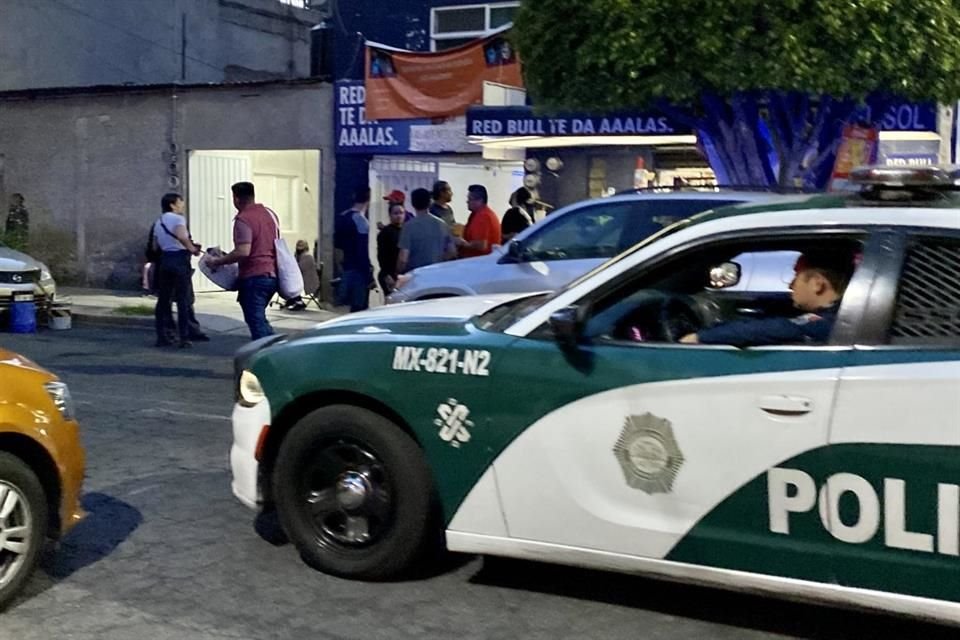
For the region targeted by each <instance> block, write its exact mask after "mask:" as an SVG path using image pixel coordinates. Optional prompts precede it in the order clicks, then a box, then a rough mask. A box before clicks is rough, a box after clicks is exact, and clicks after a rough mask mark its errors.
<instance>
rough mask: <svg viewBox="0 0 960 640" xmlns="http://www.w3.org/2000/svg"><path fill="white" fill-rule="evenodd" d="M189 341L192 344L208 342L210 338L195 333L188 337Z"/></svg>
mask: <svg viewBox="0 0 960 640" xmlns="http://www.w3.org/2000/svg"><path fill="white" fill-rule="evenodd" d="M190 340H192V341H193V342H210V336H208V335H207V334H205V333H195V334H193V335H192V336H190Z"/></svg>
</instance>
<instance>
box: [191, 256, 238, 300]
mask: <svg viewBox="0 0 960 640" xmlns="http://www.w3.org/2000/svg"><path fill="white" fill-rule="evenodd" d="M220 253H221V254H222V253H223V252H222V251H221V252H220ZM214 255H216V254H215V253H213V252H209V253H205V254H203V255H202V256H200V262H199V263H197V267H198V268H199V269H200V273H202V274H203V275H205V276H206V277H207V279H208V280H209V281H210V282H212V283H213V284H215V285H217V286H218V287H220V288H221V289H226V290H227V291H236V290H237V280H238V279H239V277H240V265H238V264H237V263H236V262H234V263H233V264H225V265H221V266H219V267H217V268H215V269H214V268H212V267H210V265H209V264H207V258H208V257H212V256H214Z"/></svg>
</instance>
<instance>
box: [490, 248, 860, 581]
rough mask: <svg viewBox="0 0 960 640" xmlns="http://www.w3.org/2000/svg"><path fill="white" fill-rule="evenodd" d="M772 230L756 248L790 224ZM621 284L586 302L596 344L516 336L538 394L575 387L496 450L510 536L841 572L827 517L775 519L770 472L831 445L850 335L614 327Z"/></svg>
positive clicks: (587, 548)
mask: <svg viewBox="0 0 960 640" xmlns="http://www.w3.org/2000/svg"><path fill="white" fill-rule="evenodd" d="M767 233H768V234H769V235H767V236H760V237H757V238H756V239H754V240H753V241H752V242H753V245H752V246H756V244H757V243H760V244H762V243H763V242H764V241H766V240H769V241H771V242H772V241H773V240H774V239H777V240H782V239H783V237H785V236H784V233H783V232H776V235H772V234H773V233H774V232H767ZM808 233H809V232H808ZM787 235H788V234H787ZM717 244H720V243H719V242H715V243H707V244H706V245H697V246H694V247H693V248H691V249H689V250H687V251H685V252H680V253H678V254H676V255H675V256H672V257H670V258H669V259H668V260H665V261H664V262H665V263H666V264H660V263H657V264H655V265H654V266H651V267H644V269H641V271H640V278H641V279H643V278H646V277H651V278H654V279H656V278H657V277H658V276H656V275H650V273H654V274H655V273H656V272H657V271H658V270H662V272H663V273H665V274H673V273H675V272H676V270H677V268H678V267H677V266H676V265H683V264H694V263H697V262H702V261H703V260H704V258H703V256H702V255H700V254H701V252H703V253H705V254H706V253H709V252H712V251H714V250H715V248H716V245H717ZM741 250H748V247H746V246H744V247H742V248H741ZM730 255H736V253H731V254H730ZM644 270H646V272H645V271H644ZM632 277H636V274H626V275H625V277H624V280H629V278H632ZM852 286H854V285H851V287H852ZM643 287H644V288H645V287H646V285H643ZM625 288H626V289H627V290H630V285H629V283H625ZM654 288H656V286H654ZM785 288H786V285H785ZM613 289H614V291H613V292H612V293H607V292H596V293H595V294H590V295H588V296H587V299H584V300H582V301H581V304H587V305H590V306H591V307H592V308H593V309H594V312H595V313H596V315H594V316H592V317H591V320H590V321H589V322H588V329H587V331H588V332H590V333H594V332H596V335H597V336H598V338H597V339H595V340H592V341H591V342H590V343H589V344H581V345H578V346H576V347H574V348H571V349H568V350H566V352H565V353H561V352H562V351H563V350H562V349H559V348H558V347H557V345H556V344H553V343H550V342H549V341H546V340H542V341H541V342H539V343H537V342H536V334H534V335H532V336H531V338H530V339H529V342H528V345H527V346H526V347H525V348H520V347H519V346H518V347H515V348H514V350H513V352H514V357H513V358H512V360H511V362H510V363H509V365H508V366H510V367H511V368H512V370H511V372H510V377H511V378H512V379H513V380H514V381H515V383H516V384H517V385H518V386H519V387H522V388H523V387H525V388H526V389H527V392H528V393H527V397H528V398H529V399H528V402H530V403H538V402H540V403H542V402H544V398H545V397H549V394H553V395H557V394H563V395H567V396H569V397H571V398H575V399H571V401H569V402H565V403H563V404H561V405H560V406H557V407H556V408H554V409H553V410H550V411H547V412H546V414H545V415H543V416H542V417H541V418H540V419H539V420H537V421H536V422H535V423H534V424H533V425H532V426H530V427H529V428H528V429H526V430H525V431H524V432H523V433H522V434H520V436H519V437H518V438H517V439H516V440H515V441H514V442H513V444H511V445H510V447H509V448H508V449H507V450H506V451H505V452H504V453H503V454H501V455H500V457H499V458H498V459H497V460H496V462H495V465H494V466H495V470H496V475H497V479H498V483H499V487H500V491H501V496H502V502H503V508H504V513H505V515H506V520H507V525H508V529H509V535H510V536H511V537H512V538H515V539H522V540H525V541H537V542H547V543H551V544H552V545H561V547H552V548H553V549H555V550H558V549H566V550H567V551H568V552H570V553H572V554H574V556H572V557H576V556H575V554H576V553H583V552H588V553H592V552H596V551H601V552H609V553H612V554H618V555H628V556H641V557H645V558H653V559H667V560H677V561H681V562H684V563H692V564H701V565H712V566H716V567H723V568H729V569H739V570H750V571H759V572H764V573H771V574H778V575H789V576H793V577H799V578H806V579H814V580H829V579H830V577H831V574H830V569H831V567H830V558H829V557H828V553H827V552H826V550H825V548H824V547H822V546H817V545H814V544H811V539H809V538H808V537H807V534H808V533H813V532H814V531H815V529H814V527H813V525H809V526H808V525H806V524H796V525H795V526H794V527H793V529H792V533H793V535H792V536H791V537H785V536H780V535H776V534H772V533H771V532H770V531H769V526H768V507H769V505H768V493H767V484H768V472H769V471H770V470H771V469H775V468H777V467H778V465H780V464H781V462H782V461H784V460H790V459H792V458H794V457H795V456H798V455H800V454H802V453H803V452H806V451H811V450H820V449H822V448H824V447H826V445H827V439H828V424H829V418H830V413H831V410H832V406H833V401H834V394H835V390H836V386H837V381H838V378H839V374H840V370H841V368H842V366H843V364H844V363H845V361H846V359H847V358H848V357H849V354H850V348H849V347H847V346H844V345H837V346H824V347H804V346H799V347H797V346H784V347H763V348H757V349H737V348H733V347H727V346H703V345H678V344H670V343H662V342H661V343H658V342H628V341H626V340H623V339H620V338H617V337H616V336H614V337H607V338H604V337H603V335H604V331H605V330H604V329H603V328H602V327H600V326H597V327H592V328H591V327H590V323H592V322H595V321H596V322H601V320H600V318H601V317H602V315H603V313H606V312H604V311H597V310H598V309H602V308H604V307H608V308H610V309H613V308H614V306H613V305H615V304H619V302H617V301H616V300H613V301H612V302H611V300H608V299H606V298H605V296H611V297H613V298H616V296H617V295H618V294H617V293H616V285H615V286H614V287H613ZM591 297H592V299H591ZM594 312H592V313H594ZM840 313H841V318H842V317H843V316H844V314H845V313H847V311H846V309H845V308H844V307H841V310H840ZM541 335H543V336H545V335H547V332H546V331H544V332H543V333H542V334H541ZM534 385H536V386H535V387H534ZM534 388H536V389H539V390H541V391H537V392H533V391H532V390H533V389H534ZM541 394H542V395H541ZM810 473H811V475H812V476H813V477H815V481H816V482H819V481H820V480H821V479H822V478H820V477H819V475H818V472H817V471H816V470H814V469H811V470H810ZM772 481H773V482H775V483H776V482H781V480H780V479H779V478H774V479H773V480H772ZM786 499H787V500H791V499H795V496H793V494H789V493H788V494H787V495H786ZM558 553H559V551H558Z"/></svg>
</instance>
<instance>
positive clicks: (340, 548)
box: [231, 168, 960, 621]
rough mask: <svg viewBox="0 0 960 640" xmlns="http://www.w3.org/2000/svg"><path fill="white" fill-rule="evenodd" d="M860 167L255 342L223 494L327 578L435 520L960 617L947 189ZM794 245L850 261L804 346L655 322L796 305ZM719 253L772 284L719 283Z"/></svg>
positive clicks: (926, 177) (955, 325)
mask: <svg viewBox="0 0 960 640" xmlns="http://www.w3.org/2000/svg"><path fill="white" fill-rule="evenodd" d="M858 177H859V179H860V180H861V182H862V183H863V184H864V188H863V191H862V192H861V193H859V194H850V195H844V196H814V197H811V198H810V199H809V200H807V201H805V202H802V203H797V202H793V203H786V204H783V203H781V204H767V205H741V206H738V207H733V208H728V209H720V210H716V211H713V212H707V213H704V214H700V215H697V216H694V217H692V218H689V219H687V220H684V221H681V222H679V223H677V224H675V225H673V226H671V227H669V228H668V229H665V230H664V231H662V232H661V233H660V234H658V235H657V236H656V237H653V238H650V239H648V240H646V241H644V242H642V243H641V244H639V245H637V246H636V247H634V248H633V249H631V250H630V251H628V252H627V253H624V254H622V255H620V256H618V257H617V258H615V259H613V260H611V261H609V262H607V263H606V264H604V265H602V266H601V267H599V268H597V269H596V270H594V271H593V272H591V273H589V274H587V275H585V276H584V277H582V278H580V279H579V280H577V281H575V282H573V283H571V284H570V285H568V286H567V287H565V288H564V289H562V290H560V291H558V292H556V293H553V294H539V295H527V296H520V297H517V296H509V295H504V296H486V297H474V298H456V299H446V300H433V301H428V302H419V303H411V304H405V305H399V306H392V307H388V308H385V309H380V310H374V311H370V312H365V313H359V314H353V315H349V316H346V317H343V318H340V319H337V320H334V321H331V322H327V323H324V324H322V325H319V326H317V327H316V328H315V329H313V330H312V331H309V332H307V333H305V334H303V335H300V336H298V337H295V338H285V337H276V336H275V337H271V338H267V339H264V340H261V341H258V342H256V343H252V344H251V345H250V347H248V348H246V349H244V350H242V351H241V352H240V353H238V355H237V362H236V366H237V378H238V388H237V397H238V401H237V405H236V407H235V409H234V414H233V423H234V444H233V448H232V451H231V462H232V467H233V491H234V493H235V494H236V496H237V497H238V498H239V499H240V500H241V501H242V502H244V503H245V504H247V505H248V506H250V507H254V508H257V507H261V508H276V509H277V510H278V513H279V517H280V520H281V522H282V525H283V527H284V529H285V531H286V532H287V534H288V535H289V537H290V538H291V540H292V541H293V543H294V544H295V545H296V546H297V548H298V550H299V551H300V552H301V554H302V556H303V557H304V558H305V559H306V560H307V561H308V562H309V563H310V564H312V565H313V566H315V567H317V568H319V569H320V570H323V571H326V572H329V573H332V574H335V575H340V576H347V577H355V578H362V579H379V578H388V577H391V576H394V575H397V574H400V573H402V572H404V571H405V570H407V569H409V568H410V567H411V565H413V564H414V563H416V562H417V560H418V558H420V557H421V556H420V554H421V553H422V552H423V551H424V549H426V548H429V547H430V546H431V545H432V544H436V543H437V542H438V541H439V540H441V539H444V540H445V544H446V547H447V548H449V549H451V550H455V551H462V552H470V553H480V554H492V555H502V556H512V557H517V558H529V559H536V560H540V561H550V562H557V563H565V564H571V565H579V566H584V567H594V568H602V569H611V570H617V571H625V572H636V573H644V574H649V575H654V576H661V577H664V578H668V579H673V580H680V581H691V582H698V583H706V584H712V585H718V586H723V587H728V588H737V589H744V590H751V591H759V592H765V593H770V594H776V595H782V596H785V597H795V598H804V599H810V598H815V599H820V600H824V601H831V602H834V603H840V604H846V605H853V606H859V607H870V608H883V609H885V610H888V611H898V612H902V613H905V614H910V615H916V616H925V617H937V618H941V619H950V620H953V621H960V393H958V390H960V215H958V208H957V207H958V206H960V191H957V189H958V187H957V186H956V185H958V184H960V183H958V181H957V178H958V175H956V174H953V173H950V172H949V171H948V170H945V169H938V168H932V169H925V170H901V169H897V170H891V169H883V168H874V169H867V170H861V171H859V172H858ZM811 250H817V251H820V252H823V251H834V252H835V253H836V254H837V255H848V256H849V257H850V258H849V259H850V260H852V261H853V267H852V268H851V271H852V276H851V277H850V280H849V283H848V285H847V286H846V287H845V291H844V292H843V296H842V299H841V301H840V304H839V308H838V310H837V313H836V321H835V324H834V326H833V330H832V332H831V333H830V336H829V340H828V342H827V343H826V344H774V345H767V346H763V347H755V348H736V347H732V346H726V345H702V344H680V343H678V342H677V341H678V339H679V337H680V336H683V335H685V334H689V333H690V332H694V331H696V330H698V329H700V328H703V327H706V326H708V325H713V324H716V323H719V322H726V321H729V320H732V319H737V318H744V317H746V318H750V317H759V316H762V317H770V316H778V315H780V316H795V315H797V313H798V312H797V311H796V310H793V309H791V304H790V298H789V295H790V294H789V292H788V287H787V284H786V283H787V282H789V281H790V279H791V277H792V267H793V264H794V262H795V259H796V256H797V255H798V254H801V253H803V252H805V251H811ZM741 261H743V262H746V261H749V262H751V263H755V266H756V265H757V264H762V265H766V266H765V267H764V268H765V269H766V270H768V271H769V270H770V269H780V270H782V271H783V275H782V278H780V282H781V287H780V290H779V291H758V290H756V288H751V287H749V286H746V287H743V286H739V285H741V284H742V283H741V282H740V279H741V277H742V274H744V273H746V271H745V270H744V269H743V267H744V264H741ZM440 534H444V536H443V538H441V535H440Z"/></svg>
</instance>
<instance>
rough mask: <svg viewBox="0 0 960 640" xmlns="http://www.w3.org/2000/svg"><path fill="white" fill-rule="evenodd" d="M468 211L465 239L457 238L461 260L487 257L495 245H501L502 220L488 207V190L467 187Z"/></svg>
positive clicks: (464, 230) (481, 187) (482, 187)
mask: <svg viewBox="0 0 960 640" xmlns="http://www.w3.org/2000/svg"><path fill="white" fill-rule="evenodd" d="M467 209H469V210H470V217H469V218H468V219H467V226H466V227H464V229H463V237H462V238H457V246H458V247H459V248H460V257H461V258H472V257H474V256H485V255H487V254H488V253H490V252H491V251H492V250H493V245H495V244H501V242H502V241H501V238H500V219H499V218H497V214H496V213H494V212H493V209H491V208H490V207H489V206H487V188H486V187H484V186H483V185H480V184H472V185H470V186H469V187H467Z"/></svg>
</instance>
